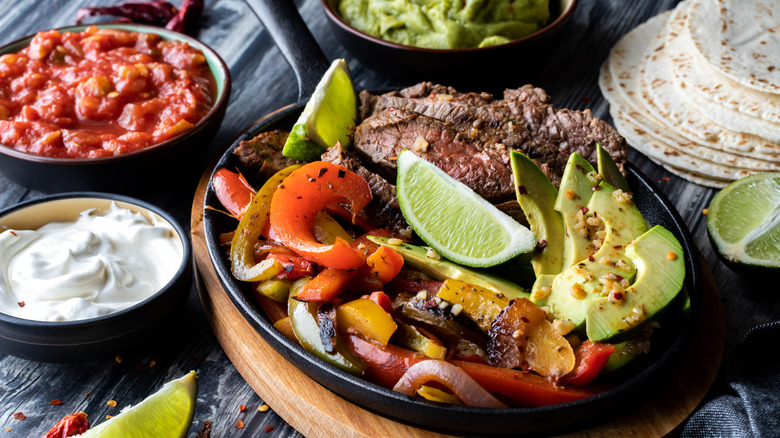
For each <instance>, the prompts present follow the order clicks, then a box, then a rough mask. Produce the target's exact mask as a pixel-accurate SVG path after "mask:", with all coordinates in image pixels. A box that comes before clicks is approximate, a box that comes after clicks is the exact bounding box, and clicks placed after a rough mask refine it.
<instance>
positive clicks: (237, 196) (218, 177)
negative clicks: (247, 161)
mask: <svg viewBox="0 0 780 438" xmlns="http://www.w3.org/2000/svg"><path fill="white" fill-rule="evenodd" d="M211 185H212V186H213V187H214V193H215V194H216V195H217V199H219V202H221V203H222V206H224V207H225V208H226V209H227V210H228V213H230V214H231V215H232V216H233V217H235V218H236V219H238V220H241V218H242V217H243V216H244V213H246V210H247V209H248V208H249V204H250V203H251V202H252V198H254V196H255V193H256V192H255V189H253V188H252V186H251V185H249V182H247V180H246V178H244V175H242V174H241V173H238V172H233V171H231V170H228V169H225V168H222V169H219V170H218V171H217V172H216V173H215V174H214V178H212V179H211Z"/></svg>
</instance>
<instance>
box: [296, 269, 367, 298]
mask: <svg viewBox="0 0 780 438" xmlns="http://www.w3.org/2000/svg"><path fill="white" fill-rule="evenodd" d="M355 273H356V271H344V270H341V269H333V268H325V269H323V270H322V271H320V273H319V274H317V276H316V277H314V278H312V280H311V281H310V282H308V283H306V285H305V286H303V288H302V289H301V291H300V292H298V295H296V298H297V299H298V300H299V301H333V300H335V299H336V298H338V297H339V296H340V295H341V292H343V291H344V289H346V287H347V285H348V284H349V282H350V280H352V278H353V277H354V276H355Z"/></svg>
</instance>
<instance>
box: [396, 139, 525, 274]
mask: <svg viewBox="0 0 780 438" xmlns="http://www.w3.org/2000/svg"><path fill="white" fill-rule="evenodd" d="M397 184H398V187H397V191H398V203H399V204H400V206H401V211H402V212H403V214H404V217H405V218H406V220H407V222H409V225H411V227H412V229H414V231H415V232H416V233H417V235H419V236H420V237H421V238H422V239H423V240H424V241H425V242H426V243H427V244H428V245H430V246H431V247H432V248H434V249H435V250H436V251H437V252H438V253H439V254H441V255H442V256H444V257H446V258H448V259H449V260H452V261H453V262H456V263H460V264H462V265H466V266H473V267H488V266H495V265H497V264H500V263H502V262H505V261H507V260H509V259H511V258H513V257H515V256H517V255H519V254H522V253H527V252H530V251H532V250H533V249H534V248H535V247H536V236H534V233H532V232H531V230H529V229H528V228H526V227H524V226H522V225H520V224H519V223H518V222H517V221H515V220H514V219H512V218H511V217H509V216H507V215H506V214H504V213H503V212H501V211H500V210H498V209H497V208H496V207H495V206H493V205H492V204H490V203H489V202H488V201H486V200H485V199H483V198H482V197H480V196H479V195H477V194H476V193H474V191H473V190H471V189H470V188H468V187H467V186H466V185H464V184H463V183H461V182H459V181H457V180H455V179H454V178H452V177H450V176H449V175H447V174H446V173H444V171H442V170H440V169H439V168H438V167H436V166H435V165H433V164H431V163H429V162H427V161H425V160H423V159H422V158H419V157H418V156H416V155H415V154H414V153H412V152H409V151H404V152H401V154H399V156H398V181H397Z"/></svg>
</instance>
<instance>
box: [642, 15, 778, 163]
mask: <svg viewBox="0 0 780 438" xmlns="http://www.w3.org/2000/svg"><path fill="white" fill-rule="evenodd" d="M689 4H690V3H689V2H683V3H681V4H680V5H679V6H678V7H677V8H676V9H674V11H673V12H672V15H671V16H670V17H669V21H668V23H666V26H665V28H663V29H661V31H660V32H659V33H658V34H657V35H656V37H655V39H654V41H653V43H652V45H651V46H650V48H649V49H648V50H646V52H645V55H644V57H643V59H642V60H641V61H640V63H639V82H640V84H639V86H640V89H641V92H640V93H639V99H640V101H641V103H642V104H643V105H644V106H645V108H646V109H647V110H648V111H649V112H650V113H651V114H654V115H656V116H657V118H658V119H660V120H661V121H662V122H663V123H664V124H665V125H667V126H668V127H669V128H670V129H671V130H673V131H675V132H676V133H677V134H679V135H681V136H683V137H685V138H687V139H689V140H691V141H693V142H695V143H696V144H697V145H700V146H704V147H709V148H712V149H716V150H719V151H728V152H730V153H732V154H737V155H742V156H745V157H748V158H746V160H752V159H753V157H755V158H760V159H764V160H768V161H775V162H777V159H774V160H773V159H772V157H771V156H770V157H759V156H756V154H755V153H753V152H757V151H758V150H761V151H762V152H764V153H768V154H778V153H780V145H777V144H774V143H771V142H769V141H767V140H766V139H764V138H761V137H757V136H755V135H750V134H745V133H742V132H736V131H733V130H730V129H726V128H724V127H723V126H721V125H719V124H717V123H715V122H713V121H712V120H710V119H709V118H707V117H706V116H705V115H704V114H702V112H701V111H699V110H698V109H696V108H695V107H694V106H692V105H691V104H689V103H688V102H687V101H686V99H685V98H683V97H682V94H683V93H684V92H685V90H687V89H689V88H679V84H675V77H674V75H673V63H672V61H671V60H670V57H672V53H673V52H672V51H673V50H674V49H675V48H677V46H676V45H675V43H676V42H679V41H680V39H681V36H680V31H681V30H683V27H682V26H681V25H680V26H678V25H677V24H681V21H684V19H685V11H686V10H687V6H688V5H689ZM674 56H676V58H678V59H679V58H681V57H683V56H685V55H684V54H676V55H674ZM629 61H630V62H629V63H628V64H629V65H631V64H633V63H634V62H636V61H637V60H636V59H631V60H629ZM683 85H684V84H683ZM778 129H780V125H779V126H778ZM721 155H722V154H721ZM708 159H710V158H708ZM711 159H716V158H711ZM744 166H745V167H747V168H751V169H772V170H774V169H776V167H772V166H768V165H762V164H761V163H755V164H752V163H745V164H744Z"/></svg>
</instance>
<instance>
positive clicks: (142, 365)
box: [135, 359, 157, 370]
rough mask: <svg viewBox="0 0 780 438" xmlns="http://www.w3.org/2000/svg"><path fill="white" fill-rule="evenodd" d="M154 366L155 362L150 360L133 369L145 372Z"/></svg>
mask: <svg viewBox="0 0 780 438" xmlns="http://www.w3.org/2000/svg"><path fill="white" fill-rule="evenodd" d="M155 365H157V362H155V361H154V359H152V360H150V361H149V362H146V363H139V364H138V365H136V366H135V369H137V370H147V369H149V368H151V367H153V366H155Z"/></svg>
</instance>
